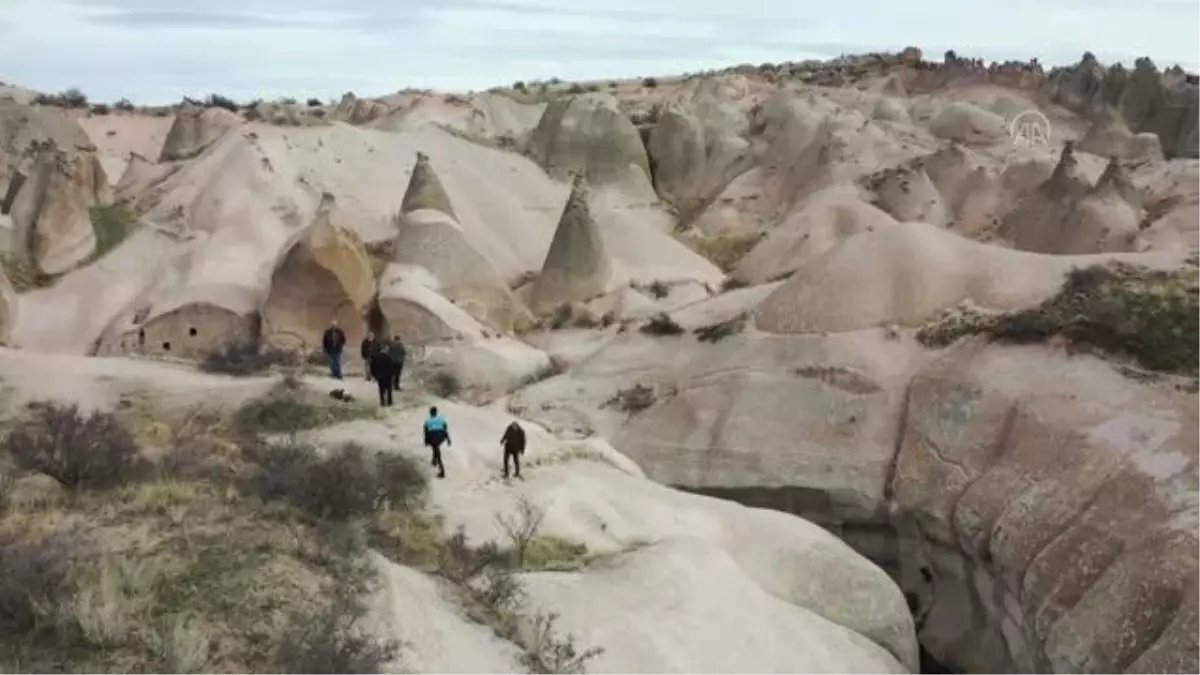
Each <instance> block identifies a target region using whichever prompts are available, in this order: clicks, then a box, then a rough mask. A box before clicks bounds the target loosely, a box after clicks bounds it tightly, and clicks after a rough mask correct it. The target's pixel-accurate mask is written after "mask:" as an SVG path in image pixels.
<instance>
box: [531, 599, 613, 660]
mask: <svg viewBox="0 0 1200 675" xmlns="http://www.w3.org/2000/svg"><path fill="white" fill-rule="evenodd" d="M557 620H558V614H555V613H549V614H545V613H540V612H539V613H538V614H537V615H535V616H534V617H533V625H532V627H531V631H530V632H531V635H530V636H529V637H528V638H527V639H525V640H523V641H522V642H523V646H524V647H525V653H523V654H522V655H521V662H522V664H524V665H525V667H526V668H529V671H530V672H533V673H584V672H586V666H587V662H588V661H589V660H591V659H594V658H596V657H597V656H600V655H601V654H603V653H604V648H603V647H590V648H588V649H584V650H582V651H581V650H580V649H579V647H578V646H577V645H576V644H575V636H574V635H571V634H570V633H568V634H567V635H566V636H565V637H563V636H561V635H559V634H558V632H557V631H556V630H555V628H554V623H555V622H556V621H557Z"/></svg>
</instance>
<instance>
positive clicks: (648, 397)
mask: <svg viewBox="0 0 1200 675" xmlns="http://www.w3.org/2000/svg"><path fill="white" fill-rule="evenodd" d="M657 401H658V398H657V397H656V396H655V395H654V389H653V388H652V387H649V386H646V385H644V384H640V383H639V384H635V385H633V386H632V387H629V388H628V389H621V390H619V391H617V393H615V394H613V396H612V398H610V399H608V400H607V401H605V402H604V405H605V406H606V407H610V408H616V409H618V410H620V411H622V412H627V413H631V414H637V413H640V412H641V411H643V410H645V409H647V408H649V407H650V406H652V405H654V404H655V402H657Z"/></svg>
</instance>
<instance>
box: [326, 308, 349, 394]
mask: <svg viewBox="0 0 1200 675" xmlns="http://www.w3.org/2000/svg"><path fill="white" fill-rule="evenodd" d="M345 348H346V334H345V333H343V332H342V329H341V328H339V327H338V322H337V319H334V320H332V321H330V322H329V328H326V329H325V332H324V333H323V334H322V335H321V349H323V350H324V351H325V357H326V358H328V359H329V374H330V375H332V376H333V377H334V378H336V379H339V380H340V379H342V350H344V349H345Z"/></svg>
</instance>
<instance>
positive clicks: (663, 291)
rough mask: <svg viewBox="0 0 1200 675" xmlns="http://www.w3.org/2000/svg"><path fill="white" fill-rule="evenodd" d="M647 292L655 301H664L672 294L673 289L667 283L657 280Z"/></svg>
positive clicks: (646, 288) (646, 289)
mask: <svg viewBox="0 0 1200 675" xmlns="http://www.w3.org/2000/svg"><path fill="white" fill-rule="evenodd" d="M645 291H646V292H647V293H649V294H650V296H651V297H653V298H654V299H655V300H662V299H663V298H666V297H667V296H668V295H670V294H671V287H670V286H668V285H667V284H666V282H663V281H659V280H657V279H656V280H654V281H652V282H651V283H650V284H649V285H647V286H646V287H645Z"/></svg>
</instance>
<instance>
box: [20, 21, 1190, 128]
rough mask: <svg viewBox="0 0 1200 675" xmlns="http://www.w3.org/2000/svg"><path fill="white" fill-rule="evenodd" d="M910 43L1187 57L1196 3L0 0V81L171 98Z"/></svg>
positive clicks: (694, 62)
mask: <svg viewBox="0 0 1200 675" xmlns="http://www.w3.org/2000/svg"><path fill="white" fill-rule="evenodd" d="M907 45H916V46H918V47H921V48H922V49H923V50H924V51H925V54H926V56H927V58H940V56H941V54H942V53H943V52H944V51H945V50H947V49H954V50H955V51H956V52H957V53H958V54H959V56H977V57H982V58H985V59H988V60H991V59H996V60H1004V59H1010V58H1012V59H1022V60H1024V59H1028V58H1030V57H1035V56H1036V57H1038V58H1039V59H1040V60H1041V61H1042V63H1044V64H1048V65H1057V64H1067V63H1074V62H1077V61H1078V60H1079V57H1080V56H1081V55H1082V54H1083V52H1084V51H1088V50H1090V51H1091V52H1093V53H1094V54H1095V55H1096V56H1097V57H1098V58H1099V59H1100V61H1101V62H1103V63H1111V62H1113V61H1122V62H1124V63H1125V64H1126V65H1132V63H1133V60H1134V59H1135V58H1137V57H1139V56H1150V57H1151V58H1152V59H1153V60H1154V61H1155V63H1156V64H1158V65H1159V67H1160V68H1165V67H1169V66H1171V65H1173V64H1175V63H1178V64H1179V65H1181V66H1183V67H1184V68H1186V69H1188V70H1190V71H1192V72H1196V71H1198V70H1200V53H1198V52H1200V1H1198V0H998V1H992V2H984V1H983V0H907V1H906V2H901V1H898V0H853V1H851V2H829V1H827V0H822V1H821V2H812V1H811V0H199V1H196V2H192V1H183V0H0V81H4V82H9V83H13V84H17V85H20V86H24V87H28V88H31V89H37V90H40V91H61V90H64V89H67V88H70V87H78V88H80V89H82V90H83V91H84V92H85V93H87V94H88V95H89V97H90V98H91V99H92V100H93V101H115V100H117V99H119V98H122V97H125V98H129V99H131V100H133V101H134V102H135V103H139V104H145V105H154V104H164V103H174V102H177V101H179V100H180V98H181V97H183V96H185V95H186V96H192V97H196V98H198V97H201V96H205V95H207V94H210V93H220V94H222V95H225V96H229V97H232V98H234V99H236V100H240V101H248V100H252V99H256V98H267V99H270V98H275V97H280V96H293V97H296V98H308V97H311V96H315V97H319V98H321V99H333V98H338V97H340V96H341V95H342V93H344V92H347V91H353V92H356V93H357V94H359V95H360V96H377V95H383V94H387V93H391V92H395V91H398V90H401V89H405V88H409V87H419V88H435V89H441V90H447V91H469V90H482V89H487V88H488V87H491V86H496V85H508V84H512V83H513V82H514V81H516V80H525V81H531V80H539V79H549V78H551V77H558V78H561V79H563V80H568V81H572V80H573V81H583V80H602V79H607V78H619V77H641V76H648V75H670V74H678V73H683V72H690V71H696V70H703V69H709V68H721V67H726V66H731V65H737V64H739V63H755V64H757V63H763V62H779V61H800V60H804V59H808V58H832V57H836V56H838V55H839V54H850V53H862V52H869V51H894V50H898V49H900V48H903V47H905V46H907Z"/></svg>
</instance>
